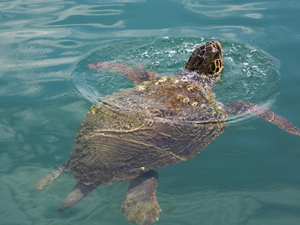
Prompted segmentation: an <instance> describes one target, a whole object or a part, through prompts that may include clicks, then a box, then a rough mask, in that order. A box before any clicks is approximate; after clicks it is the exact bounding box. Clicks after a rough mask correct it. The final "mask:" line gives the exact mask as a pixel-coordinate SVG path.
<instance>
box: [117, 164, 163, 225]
mask: <svg viewBox="0 0 300 225" xmlns="http://www.w3.org/2000/svg"><path fill="white" fill-rule="evenodd" d="M157 183H158V181H157V172H156V171H154V170H151V171H149V172H147V173H144V174H142V175H140V176H139V177H137V178H135V179H133V180H131V181H130V185H129V188H128V190H127V196H126V198H125V200H124V204H123V205H122V208H121V211H122V212H123V213H124V214H125V216H126V217H127V219H128V220H129V221H131V222H134V223H137V224H140V225H149V224H152V223H154V222H155V221H157V220H158V217H159V212H160V211H161V210H160V207H159V205H158V203H157V200H156V187H157Z"/></svg>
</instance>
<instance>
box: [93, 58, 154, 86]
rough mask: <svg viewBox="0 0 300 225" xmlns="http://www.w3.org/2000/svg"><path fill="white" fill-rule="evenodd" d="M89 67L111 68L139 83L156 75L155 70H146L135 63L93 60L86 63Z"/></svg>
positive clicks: (152, 78)
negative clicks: (129, 64) (133, 64)
mask: <svg viewBox="0 0 300 225" xmlns="http://www.w3.org/2000/svg"><path fill="white" fill-rule="evenodd" d="M88 67H89V68H90V69H101V70H111V71H115V72H119V73H122V74H124V76H126V77H128V78H129V79H130V80H132V81H133V82H134V83H135V84H140V83H142V82H144V81H150V80H154V79H155V78H156V77H158V74H157V73H156V72H153V71H150V70H146V69H145V68H144V67H143V66H142V65H141V64H135V66H133V67H131V66H127V65H124V64H120V63H116V62H112V61H107V62H94V63H91V64H89V65H88Z"/></svg>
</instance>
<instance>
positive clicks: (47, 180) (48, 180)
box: [35, 159, 70, 190]
mask: <svg viewBox="0 0 300 225" xmlns="http://www.w3.org/2000/svg"><path fill="white" fill-rule="evenodd" d="M69 161H70V159H68V161H66V162H65V163H64V164H62V166H61V167H59V168H58V169H57V170H55V171H53V172H52V173H50V174H48V175H47V176H45V177H44V178H42V179H41V180H40V181H39V182H37V183H36V184H35V188H36V189H37V190H43V189H46V188H47V187H49V186H50V185H51V184H52V183H53V182H54V181H55V180H56V179H57V178H59V177H60V176H61V175H63V174H64V173H66V172H68V169H69Z"/></svg>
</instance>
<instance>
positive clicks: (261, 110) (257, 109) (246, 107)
mask: <svg viewBox="0 0 300 225" xmlns="http://www.w3.org/2000/svg"><path fill="white" fill-rule="evenodd" d="M225 111H226V112H227V113H228V114H254V115H257V117H260V118H263V119H265V120H267V121H269V122H271V123H273V124H275V125H277V126H278V127H280V128H281V129H282V130H285V131H287V132H289V133H291V134H295V135H298V136H300V129H299V128H298V127H296V126H295V125H293V124H292V123H290V122H289V121H288V120H286V119H285V118H283V117H281V116H279V115H277V114H276V113H274V112H273V111H271V110H270V109H267V108H265V107H263V106H260V105H257V104H253V103H249V102H236V103H232V104H226V105H225Z"/></svg>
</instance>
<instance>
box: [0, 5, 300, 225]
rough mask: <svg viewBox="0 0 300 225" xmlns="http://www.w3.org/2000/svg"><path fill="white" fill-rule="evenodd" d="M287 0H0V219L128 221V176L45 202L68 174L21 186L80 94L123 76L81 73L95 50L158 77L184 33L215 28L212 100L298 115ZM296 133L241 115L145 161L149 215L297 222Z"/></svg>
mask: <svg viewBox="0 0 300 225" xmlns="http://www.w3.org/2000/svg"><path fill="white" fill-rule="evenodd" d="M299 10H300V2H299V1H292V0H281V1H271V0H269V1H263V2H261V1H257V2H253V1H243V2H241V1H211V0H210V1H196V0H182V1H179V0H165V1H159V0H146V1H144V0H127V1H126V0H119V1H106V0H102V1H100V0H99V1H89V0H86V1H72V0H71V1H60V0H50V1H47V2H45V3H44V2H41V1H35V0H24V1H17V0H10V1H1V2H0V52H1V54H0V173H1V176H0V202H1V204H0V224H51V225H54V224H110V225H111V224H131V223H130V222H127V221H126V219H125V216H124V215H123V214H122V213H121V212H120V211H119V210H120V207H121V205H122V203H123V199H124V197H125V193H126V190H127V187H128V182H122V183H117V184H114V185H111V186H101V187H99V188H98V189H97V190H96V191H94V192H93V193H91V194H90V195H89V196H87V197H86V198H85V199H84V200H82V201H81V202H80V203H78V204H77V205H75V206H73V207H71V208H70V209H68V210H66V211H64V212H59V211H58V209H59V207H60V206H61V204H62V203H63V201H64V199H65V197H66V196H67V194H68V193H69V191H70V190H71V189H72V188H73V186H74V185H75V182H74V180H73V177H72V175H71V174H66V175H64V176H63V177H61V178H60V179H59V180H57V181H56V182H55V183H54V184H53V185H52V186H51V187H50V188H48V189H46V190H44V191H36V190H35V187H34V184H35V183H36V182H37V181H38V180H39V179H40V178H42V177H43V176H45V175H46V174H47V173H49V172H51V171H52V170H54V169H56V168H57V167H58V166H60V165H61V164H62V163H63V162H64V161H65V160H66V159H67V158H68V156H69V152H70V150H71V149H72V147H73V139H74V137H75V135H76V132H77V129H78V127H79V125H80V123H81V122H82V121H83V119H84V117H85V115H86V113H87V111H88V110H89V108H90V106H91V104H92V103H95V102H96V101H97V100H98V99H101V98H103V97H104V96H105V95H106V94H110V93H112V92H115V91H117V90H118V89H120V88H127V87H132V86H133V84H132V83H131V82H130V81H128V80H126V79H125V78H123V77H122V76H121V75H119V74H112V73H109V72H107V73H101V72H96V71H90V70H89V69H88V68H87V67H86V64H87V63H90V62H93V61H97V60H99V61H100V60H102V61H103V60H119V61H126V62H130V63H135V62H138V63H142V64H144V65H145V66H146V67H147V68H149V69H152V70H155V71H157V72H159V73H161V74H163V75H168V74H172V73H173V72H176V71H178V70H180V68H182V67H183V65H184V63H185V61H186V60H187V59H188V56H189V54H190V53H191V51H192V50H193V48H194V47H195V46H197V44H201V43H204V42H205V41H207V40H210V39H214V40H219V41H220V42H221V44H222V46H223V49H224V61H225V70H224V73H223V77H222V80H221V81H220V82H219V84H218V87H217V88H216V94H217V96H218V100H220V101H222V102H234V101H236V100H239V99H241V100H245V101H251V102H255V103H259V104H262V105H265V106H268V107H270V108H271V109H272V110H273V111H275V112H276V113H278V114H280V115H282V116H284V117H285V118H287V119H288V120H289V121H291V122H292V123H293V124H295V125H296V126H298V127H300V117H299V115H300V101H299V98H300V94H299V87H300V76H299V68H298V64H299V61H300V54H299V51H300V26H299V22H298V21H300V13H299ZM299 161H300V137H298V136H294V135H291V134H289V133H286V132H284V131H282V130H280V129H279V128H277V127H275V126H274V125H272V124H269V123H267V122H265V121H263V120H259V119H255V118H253V117H251V116H246V117H240V118H233V119H232V120H231V122H230V123H229V126H228V128H227V129H226V130H225V132H224V133H223V134H222V135H221V136H220V137H218V138H217V139H216V141H214V142H213V143H211V144H210V145H209V146H208V147H207V148H206V149H205V150H204V151H202V153H201V154H200V155H199V156H197V157H194V158H192V159H190V160H189V161H187V162H185V163H182V164H179V165H176V166H172V167H167V168H163V169H159V170H158V172H159V186H158V189H157V198H158V202H159V204H160V207H161V208H162V211H163V212H162V213H161V215H160V219H159V221H158V222H157V223H156V224H164V225H167V224H173V225H174V224H178V225H179V224H200V223H201V224H218V225H227V224H237V225H239V224H241V225H250V224H251V225H252V224H253V225H254V224H255V225H258V224H264V225H265V224H272V225H274V224H278V225H282V224H285V225H297V224H300V203H299V202H300V176H299V172H298V171H299V170H300V163H299Z"/></svg>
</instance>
